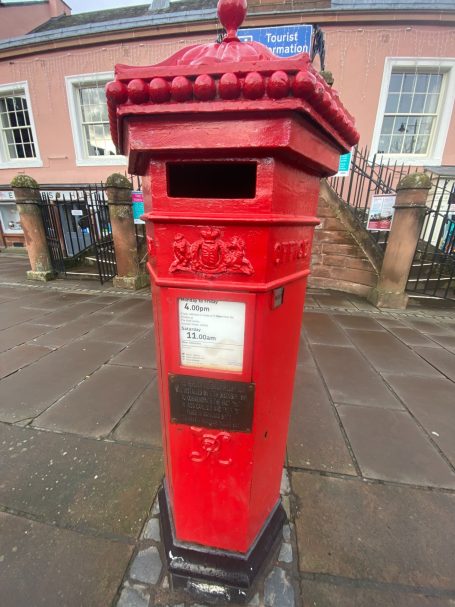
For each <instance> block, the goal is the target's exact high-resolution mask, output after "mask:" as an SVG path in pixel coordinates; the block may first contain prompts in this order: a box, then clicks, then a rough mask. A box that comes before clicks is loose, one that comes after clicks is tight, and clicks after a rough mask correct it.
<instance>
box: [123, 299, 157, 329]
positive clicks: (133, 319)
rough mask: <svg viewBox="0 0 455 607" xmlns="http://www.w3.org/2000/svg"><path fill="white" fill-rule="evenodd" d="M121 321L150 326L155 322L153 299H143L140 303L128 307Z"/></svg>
mask: <svg viewBox="0 0 455 607" xmlns="http://www.w3.org/2000/svg"><path fill="white" fill-rule="evenodd" d="M118 320H119V322H122V323H131V324H134V325H142V326H145V327H147V326H150V325H151V324H152V322H153V312H152V300H151V296H150V298H147V299H145V300H144V299H143V300H141V301H140V303H139V304H136V305H135V306H134V307H132V308H130V309H128V310H127V311H126V312H124V313H123V314H122V315H121V316H119V319H118Z"/></svg>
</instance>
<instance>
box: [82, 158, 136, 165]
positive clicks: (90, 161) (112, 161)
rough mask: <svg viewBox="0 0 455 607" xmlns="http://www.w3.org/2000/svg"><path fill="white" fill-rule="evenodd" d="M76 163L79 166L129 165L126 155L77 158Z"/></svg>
mask: <svg viewBox="0 0 455 607" xmlns="http://www.w3.org/2000/svg"><path fill="white" fill-rule="evenodd" d="M76 165H77V166H79V167H96V166H118V165H123V166H126V165H127V159H126V156H107V157H105V158H77V159H76Z"/></svg>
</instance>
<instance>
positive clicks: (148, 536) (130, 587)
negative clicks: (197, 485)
mask: <svg viewBox="0 0 455 607" xmlns="http://www.w3.org/2000/svg"><path fill="white" fill-rule="evenodd" d="M281 495H282V499H283V502H284V503H288V502H289V500H290V499H291V486H290V482H289V476H288V473H287V471H286V470H283V478H282V482H281ZM291 521H292V519H291ZM163 563H165V555H164V547H163V545H162V543H161V536H160V525H159V506H158V501H157V500H155V502H154V503H153V506H152V508H151V511H150V516H149V518H148V520H147V521H146V523H145V525H144V528H143V531H142V534H141V537H140V541H139V543H138V546H137V548H136V551H135V553H134V555H133V558H132V559H131V562H130V566H129V568H128V571H127V574H126V576H125V579H124V581H123V585H122V588H121V590H120V596H119V599H118V602H117V604H116V607H152V606H162V607H205V603H201V602H200V598H199V600H198V599H193V600H191V599H189V598H188V596H187V595H186V594H185V593H183V592H180V591H173V590H172V588H170V583H169V576H168V574H167V572H166V570H165V568H164V567H163ZM300 603H301V599H300V584H299V573H298V563H297V538H296V534H295V526H294V524H293V523H292V522H290V524H288V525H285V527H284V528H283V541H282V543H281V546H280V549H279V551H278V553H277V554H276V556H275V559H274V560H273V562H272V563H271V564H270V566H269V567H268V569H267V571H265V572H264V575H262V576H261V578H260V580H259V581H258V584H257V588H256V592H255V593H254V595H253V597H252V599H251V601H250V602H249V603H248V605H251V606H258V607H295V605H299V604H300ZM231 605H233V603H231Z"/></svg>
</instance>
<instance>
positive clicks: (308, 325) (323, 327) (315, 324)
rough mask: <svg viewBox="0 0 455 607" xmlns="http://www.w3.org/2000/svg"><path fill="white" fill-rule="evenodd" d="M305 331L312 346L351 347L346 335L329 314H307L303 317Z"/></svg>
mask: <svg viewBox="0 0 455 607" xmlns="http://www.w3.org/2000/svg"><path fill="white" fill-rule="evenodd" d="M303 330H304V332H305V334H306V335H307V337H308V341H309V342H310V343H311V344H327V345H335V346H349V345H351V343H350V341H349V339H348V337H347V335H346V333H345V332H344V331H343V330H342V329H341V328H340V326H339V325H338V324H337V323H336V322H335V321H334V320H333V319H332V318H331V316H329V314H324V313H322V312H306V313H305V314H304V315H303Z"/></svg>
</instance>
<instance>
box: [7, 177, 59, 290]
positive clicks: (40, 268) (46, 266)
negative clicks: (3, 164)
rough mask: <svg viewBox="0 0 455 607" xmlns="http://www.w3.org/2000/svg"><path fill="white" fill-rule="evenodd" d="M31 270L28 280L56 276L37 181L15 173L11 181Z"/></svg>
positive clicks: (45, 279) (48, 278)
mask: <svg viewBox="0 0 455 607" xmlns="http://www.w3.org/2000/svg"><path fill="white" fill-rule="evenodd" d="M11 187H12V188H13V191H14V197H15V199H16V205H17V210H18V211H19V216H20V222H21V227H22V230H23V232H24V237H25V244H26V247H27V253H28V258H29V260H30V267H31V270H28V272H27V278H28V279H29V280H41V281H44V282H45V281H48V280H52V279H53V278H55V277H56V273H55V271H54V268H53V267H52V260H51V256H50V252H49V247H48V244H47V239H46V232H45V230H44V224H43V217H42V214H41V209H40V200H41V199H40V192H39V185H38V184H37V182H36V181H35V180H34V179H32V178H31V177H28V175H17V176H16V177H14V179H13V180H12V181H11Z"/></svg>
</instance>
